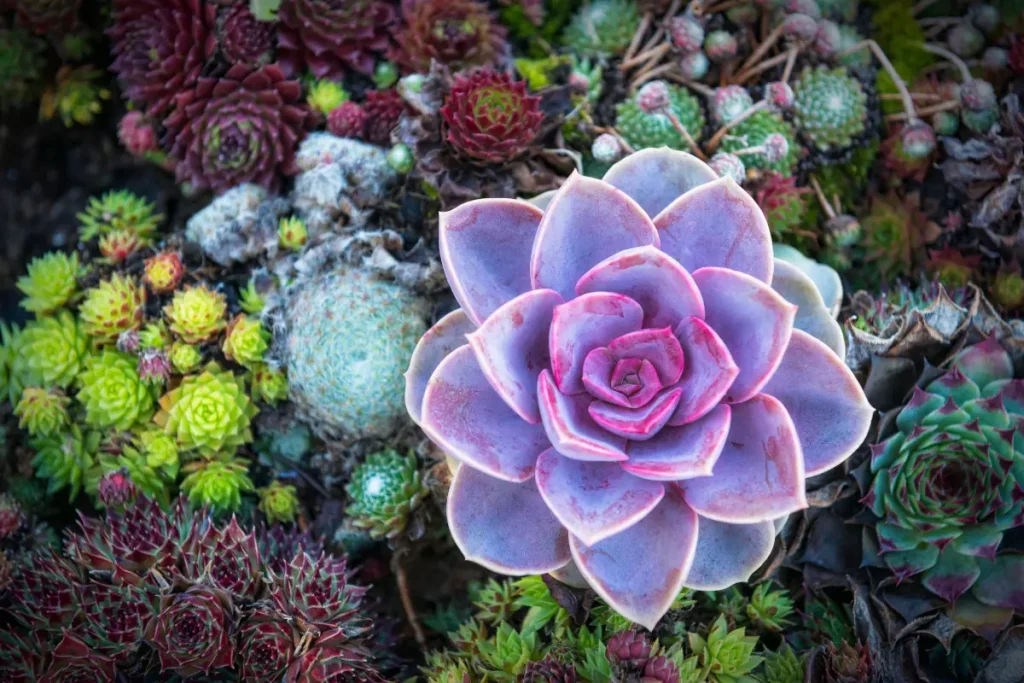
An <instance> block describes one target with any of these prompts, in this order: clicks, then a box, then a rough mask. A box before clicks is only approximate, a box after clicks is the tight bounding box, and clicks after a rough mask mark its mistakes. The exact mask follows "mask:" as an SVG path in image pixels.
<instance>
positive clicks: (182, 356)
mask: <svg viewBox="0 0 1024 683" xmlns="http://www.w3.org/2000/svg"><path fill="white" fill-rule="evenodd" d="M167 360H169V361H170V362H171V366H172V367H173V368H174V369H175V370H176V371H177V372H178V373H179V374H182V375H187V374H189V373H190V372H193V371H195V370H196V369H197V368H198V367H199V366H200V365H202V362H203V354H202V353H201V352H200V351H199V349H197V348H196V347H195V346H193V345H192V344H186V343H185V342H183V341H177V342H174V343H173V344H172V345H171V348H170V350H169V351H168V353H167Z"/></svg>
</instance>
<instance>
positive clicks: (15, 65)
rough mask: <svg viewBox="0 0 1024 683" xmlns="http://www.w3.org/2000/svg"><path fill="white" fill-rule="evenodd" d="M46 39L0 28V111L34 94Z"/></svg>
mask: <svg viewBox="0 0 1024 683" xmlns="http://www.w3.org/2000/svg"><path fill="white" fill-rule="evenodd" d="M45 52H46V42H45V41H44V40H43V39H42V38H38V37H36V36H33V35H32V34H30V33H28V32H27V31H24V30H22V29H20V28H0V112H7V111H10V110H13V109H17V108H19V107H23V106H25V105H27V104H28V103H29V102H31V101H32V100H33V99H34V98H35V97H37V96H38V94H39V91H40V88H41V85H42V78H43V70H44V69H45V68H46V59H45V57H44V53H45Z"/></svg>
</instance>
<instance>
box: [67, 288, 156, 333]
mask: <svg viewBox="0 0 1024 683" xmlns="http://www.w3.org/2000/svg"><path fill="white" fill-rule="evenodd" d="M145 305H146V290H145V289H144V288H143V287H142V286H141V285H140V284H139V283H138V282H137V281H136V280H135V278H133V277H125V276H123V275H121V274H120V273H114V274H113V275H111V276H110V279H109V280H103V281H102V282H100V283H99V284H98V285H96V286H95V287H93V288H91V289H87V290H86V291H85V298H84V300H83V301H82V305H81V306H80V307H79V309H78V315H79V318H81V320H82V331H83V332H85V334H87V335H89V336H90V337H92V338H93V339H94V340H95V341H96V343H98V344H112V343H114V342H116V341H117V338H118V336H119V335H120V334H121V333H122V332H124V331H125V330H137V329H139V328H140V327H142V323H143V316H144V315H145Z"/></svg>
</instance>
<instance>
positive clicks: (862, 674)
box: [807, 642, 873, 683]
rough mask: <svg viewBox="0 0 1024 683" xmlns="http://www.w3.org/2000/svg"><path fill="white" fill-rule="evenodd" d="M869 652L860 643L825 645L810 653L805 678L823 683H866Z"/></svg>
mask: <svg viewBox="0 0 1024 683" xmlns="http://www.w3.org/2000/svg"><path fill="white" fill-rule="evenodd" d="M872 672H873V670H872V667H871V652H870V650H869V649H868V648H867V646H865V645H863V644H861V643H854V644H853V645H851V644H850V643H846V642H844V643H840V644H839V645H836V644H835V643H826V644H825V645H823V646H822V647H820V648H818V649H817V650H815V651H814V652H813V653H811V656H810V661H809V662H808V666H807V678H808V679H810V680H812V681H824V682H825V683H868V681H870V680H871V675H872Z"/></svg>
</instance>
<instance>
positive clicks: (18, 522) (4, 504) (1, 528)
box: [0, 493, 25, 541]
mask: <svg viewBox="0 0 1024 683" xmlns="http://www.w3.org/2000/svg"><path fill="white" fill-rule="evenodd" d="M23 524H25V514H24V513H23V512H22V511H21V506H20V505H18V501H16V500H14V498H11V497H10V496H9V495H7V494H6V493H0V541H2V540H3V539H5V538H10V537H11V536H13V535H14V534H16V533H18V531H20V530H21V527H22V525H23Z"/></svg>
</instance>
